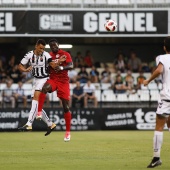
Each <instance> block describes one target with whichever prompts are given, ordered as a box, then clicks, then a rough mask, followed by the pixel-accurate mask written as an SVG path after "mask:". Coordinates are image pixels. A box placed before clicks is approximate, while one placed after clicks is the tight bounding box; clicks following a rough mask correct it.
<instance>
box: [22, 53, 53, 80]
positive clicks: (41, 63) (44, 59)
mask: <svg viewBox="0 0 170 170" xmlns="http://www.w3.org/2000/svg"><path fill="white" fill-rule="evenodd" d="M50 58H51V56H50V54H49V53H48V52H46V51H44V52H43V53H42V54H41V55H40V56H36V55H35V54H34V51H29V52H28V53H27V54H25V56H24V58H23V59H22V60H21V64H23V65H26V64H28V63H29V64H30V65H31V66H32V67H33V70H32V75H33V76H34V77H35V78H46V77H49V74H48V59H50Z"/></svg>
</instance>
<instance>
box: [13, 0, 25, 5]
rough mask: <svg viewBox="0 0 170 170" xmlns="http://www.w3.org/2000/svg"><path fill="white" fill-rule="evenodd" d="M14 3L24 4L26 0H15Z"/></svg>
mask: <svg viewBox="0 0 170 170" xmlns="http://www.w3.org/2000/svg"><path fill="white" fill-rule="evenodd" d="M14 4H19V5H23V4H26V2H25V0H14Z"/></svg>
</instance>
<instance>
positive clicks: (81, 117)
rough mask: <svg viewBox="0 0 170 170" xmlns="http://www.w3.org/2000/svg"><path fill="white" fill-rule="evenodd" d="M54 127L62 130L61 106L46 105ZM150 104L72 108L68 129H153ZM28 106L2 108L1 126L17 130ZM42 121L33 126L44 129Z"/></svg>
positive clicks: (26, 116)
mask: <svg viewBox="0 0 170 170" xmlns="http://www.w3.org/2000/svg"><path fill="white" fill-rule="evenodd" d="M45 110H46V112H47V115H48V116H49V118H50V120H51V121H52V122H54V123H55V124H57V127H56V130H58V131H62V130H65V120H64V117H63V109H45ZM155 110H156V108H155V109H153V108H151V109H150V108H117V109H115V108H114V109H92V108H91V109H72V110H71V112H72V120H71V130H73V131H77V130H153V129H154V128H155V118H156V113H155ZM28 115H29V110H25V109H1V110H0V130H17V128H18V127H20V126H23V125H24V124H25V123H26V122H27V119H28ZM46 128H47V125H46V124H45V123H44V122H43V121H37V120H35V121H34V123H33V129H34V130H45V129H46Z"/></svg>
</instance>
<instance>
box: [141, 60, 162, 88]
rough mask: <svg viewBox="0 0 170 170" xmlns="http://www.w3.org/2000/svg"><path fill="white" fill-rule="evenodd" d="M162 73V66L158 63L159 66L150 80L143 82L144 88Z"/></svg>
mask: <svg viewBox="0 0 170 170" xmlns="http://www.w3.org/2000/svg"><path fill="white" fill-rule="evenodd" d="M162 72H163V64H162V63H159V65H158V66H157V68H156V70H155V71H154V72H153V73H152V75H151V76H150V78H148V79H147V80H144V81H143V84H144V86H147V85H148V84H149V83H150V82H151V81H152V80H154V79H155V78H156V77H158V76H159V75H160V74H161V73H162Z"/></svg>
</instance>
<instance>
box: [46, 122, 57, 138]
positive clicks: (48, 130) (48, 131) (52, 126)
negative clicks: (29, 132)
mask: <svg viewBox="0 0 170 170" xmlns="http://www.w3.org/2000/svg"><path fill="white" fill-rule="evenodd" d="M55 127H56V124H54V123H52V125H51V126H49V127H48V128H47V132H46V134H45V136H47V135H49V134H50V133H51V132H52V131H53V130H54V129H55Z"/></svg>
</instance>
